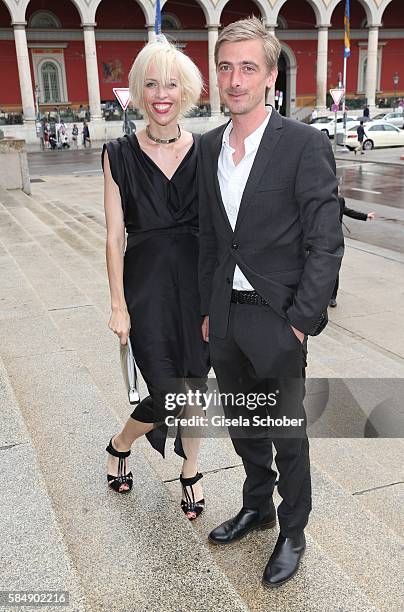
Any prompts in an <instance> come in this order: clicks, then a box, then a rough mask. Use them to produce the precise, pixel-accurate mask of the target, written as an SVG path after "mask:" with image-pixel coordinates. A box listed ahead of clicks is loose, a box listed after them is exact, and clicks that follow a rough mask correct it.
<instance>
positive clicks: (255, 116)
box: [231, 106, 268, 144]
mask: <svg viewBox="0 0 404 612" xmlns="http://www.w3.org/2000/svg"><path fill="white" fill-rule="evenodd" d="M267 116H268V111H267V109H266V108H265V106H259V107H258V108H256V109H254V110H253V111H251V113H248V114H246V115H232V117H231V119H232V123H233V129H232V136H233V138H232V140H234V141H235V143H237V144H239V143H241V142H244V140H245V139H246V138H248V136H250V134H252V133H253V132H255V130H256V129H257V128H259V126H260V125H262V123H263V122H264V121H265V119H266V118H267Z"/></svg>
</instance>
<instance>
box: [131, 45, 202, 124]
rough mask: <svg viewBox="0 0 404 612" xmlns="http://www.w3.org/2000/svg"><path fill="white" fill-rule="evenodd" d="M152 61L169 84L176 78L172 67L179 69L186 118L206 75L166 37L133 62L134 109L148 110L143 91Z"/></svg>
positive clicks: (147, 47)
mask: <svg viewBox="0 0 404 612" xmlns="http://www.w3.org/2000/svg"><path fill="white" fill-rule="evenodd" d="M151 62H154V63H155V65H156V66H157V67H158V70H159V73H160V78H161V80H162V82H163V83H165V84H167V85H168V83H169V82H170V80H171V79H172V68H173V66H175V68H176V69H177V71H178V74H179V81H180V83H179V84H180V88H181V107H180V112H181V114H182V115H183V114H184V113H186V112H187V111H189V110H191V108H192V107H194V106H195V105H196V103H197V102H198V100H199V98H200V96H201V92H202V88H203V81H202V75H201V73H200V71H199V69H198V68H197V66H195V64H194V62H193V61H192V60H191V59H190V58H189V57H188V56H187V55H185V53H183V52H182V51H180V50H179V49H177V47H175V46H174V45H173V44H171V43H169V42H168V41H167V39H166V38H165V37H164V36H161V38H160V39H159V40H157V41H153V42H150V43H148V44H147V45H146V46H145V47H143V49H142V50H141V51H140V53H139V54H138V55H137V57H136V59H135V61H134V62H133V65H132V68H131V69H130V72H129V92H130V97H131V100H132V102H133V104H134V106H136V107H137V108H140V109H142V110H143V111H144V100H143V90H144V84H145V81H146V78H147V71H148V68H149V66H150V64H151Z"/></svg>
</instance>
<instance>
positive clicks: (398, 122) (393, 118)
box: [372, 110, 404, 128]
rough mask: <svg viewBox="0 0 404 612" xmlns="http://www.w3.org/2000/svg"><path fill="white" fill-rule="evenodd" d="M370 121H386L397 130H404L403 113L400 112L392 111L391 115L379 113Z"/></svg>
mask: <svg viewBox="0 0 404 612" xmlns="http://www.w3.org/2000/svg"><path fill="white" fill-rule="evenodd" d="M372 121H379V122H382V121H383V122H384V121H386V122H387V123H391V125H395V126H396V127H398V128H404V113H403V111H402V110H398V111H394V112H393V113H379V114H378V115H375V116H374V117H372Z"/></svg>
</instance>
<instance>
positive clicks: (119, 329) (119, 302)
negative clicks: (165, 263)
mask: <svg viewBox="0 0 404 612" xmlns="http://www.w3.org/2000/svg"><path fill="white" fill-rule="evenodd" d="M104 209H105V220H106V224H107V244H106V259H107V270H108V280H109V290H110V294H111V318H110V320H109V324H108V326H109V328H110V329H112V331H113V332H115V333H116V334H117V335H118V336H119V338H120V341H121V344H126V342H127V338H128V334H129V329H130V317H129V313H128V309H127V306H126V301H125V295H124V290H123V256H124V248H125V225H124V219H123V211H122V204H121V196H120V193H119V188H118V185H117V184H116V183H115V181H114V179H113V178H112V174H111V168H110V165H109V159H108V153H107V151H105V154H104Z"/></svg>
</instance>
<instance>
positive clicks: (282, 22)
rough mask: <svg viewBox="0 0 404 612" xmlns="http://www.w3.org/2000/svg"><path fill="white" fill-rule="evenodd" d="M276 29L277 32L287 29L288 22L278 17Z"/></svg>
mask: <svg viewBox="0 0 404 612" xmlns="http://www.w3.org/2000/svg"><path fill="white" fill-rule="evenodd" d="M276 27H277V28H278V30H287V29H288V22H287V21H286V19H285V17H282V15H278V20H277V24H276Z"/></svg>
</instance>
